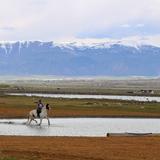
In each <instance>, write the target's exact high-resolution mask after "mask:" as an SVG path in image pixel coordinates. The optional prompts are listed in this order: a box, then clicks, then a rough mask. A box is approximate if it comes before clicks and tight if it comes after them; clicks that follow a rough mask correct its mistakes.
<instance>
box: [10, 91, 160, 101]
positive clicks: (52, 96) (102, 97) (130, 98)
mask: <svg viewBox="0 0 160 160" xmlns="http://www.w3.org/2000/svg"><path fill="white" fill-rule="evenodd" d="M7 95H15V96H30V97H31V96H36V97H50V98H76V99H84V98H85V99H115V100H116V99H117V100H133V101H142V102H152V101H156V102H160V97H149V96H118V95H80V94H41V93H8V94H7Z"/></svg>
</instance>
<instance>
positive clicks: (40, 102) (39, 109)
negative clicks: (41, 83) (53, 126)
mask: <svg viewBox="0 0 160 160" xmlns="http://www.w3.org/2000/svg"><path fill="white" fill-rule="evenodd" d="M43 107H44V105H43V103H42V101H41V99H40V100H39V101H38V103H37V117H40V113H41V111H42V108H43Z"/></svg>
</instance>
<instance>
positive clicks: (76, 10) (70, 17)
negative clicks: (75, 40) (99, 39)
mask: <svg viewBox="0 0 160 160" xmlns="http://www.w3.org/2000/svg"><path fill="white" fill-rule="evenodd" d="M159 6H160V1H159V0H141V1H139V0H135V1H131V0H23V1H22V0H5V1H4V0H0V28H5V27H3V26H14V27H13V28H14V30H12V32H10V30H8V32H7V29H6V30H5V29H0V38H1V40H18V39H20V40H34V39H42V40H53V39H58V38H70V37H80V36H84V35H85V37H89V36H91V37H93V36H96V35H99V34H102V33H107V32H109V31H111V30H113V29H114V33H113V32H110V34H116V33H117V34H118V32H119V29H118V28H119V26H121V28H126V29H127V28H128V29H129V28H132V30H131V29H130V31H129V32H130V33H131V32H133V33H137V32H135V31H133V28H137V29H138V28H144V30H145V24H153V25H154V26H156V27H157V26H160V21H159V17H160V10H159ZM133 26H134V27H133ZM157 28H158V27H157ZM2 30H3V31H4V30H5V31H4V32H3V31H2ZM13 31H14V32H13ZM153 32H154V31H153ZM149 34H151V33H149ZM124 35H125V34H124ZM104 36H107V35H106V34H104ZM121 36H123V32H122V33H121ZM125 36H126V35H125Z"/></svg>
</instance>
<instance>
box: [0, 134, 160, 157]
mask: <svg viewBox="0 0 160 160" xmlns="http://www.w3.org/2000/svg"><path fill="white" fill-rule="evenodd" d="M159 149H160V137H106V138H82V137H72V138H71V137H70V138H69V137H14V136H13V137H12V136H0V157H6V156H8V157H14V158H15V160H32V159H34V160H62V159H63V160H151V159H154V160H159V157H160V152H159Z"/></svg>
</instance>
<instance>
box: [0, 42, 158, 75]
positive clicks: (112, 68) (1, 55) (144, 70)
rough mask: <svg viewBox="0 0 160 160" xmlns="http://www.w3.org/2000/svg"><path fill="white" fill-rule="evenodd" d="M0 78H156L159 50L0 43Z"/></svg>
mask: <svg viewBox="0 0 160 160" xmlns="http://www.w3.org/2000/svg"><path fill="white" fill-rule="evenodd" d="M0 75H57V76H159V75H160V47H159V46H156V45H153V44H148V43H147V44H143V43H142V44H139V43H138V44H135V43H134V44H130V43H126V41H125V43H123V42H121V41H112V42H109V41H103V42H93V43H86V42H76V41H73V42H68V43H57V42H54V41H53V42H52V41H50V42H42V41H17V42H9V41H8V42H0Z"/></svg>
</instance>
